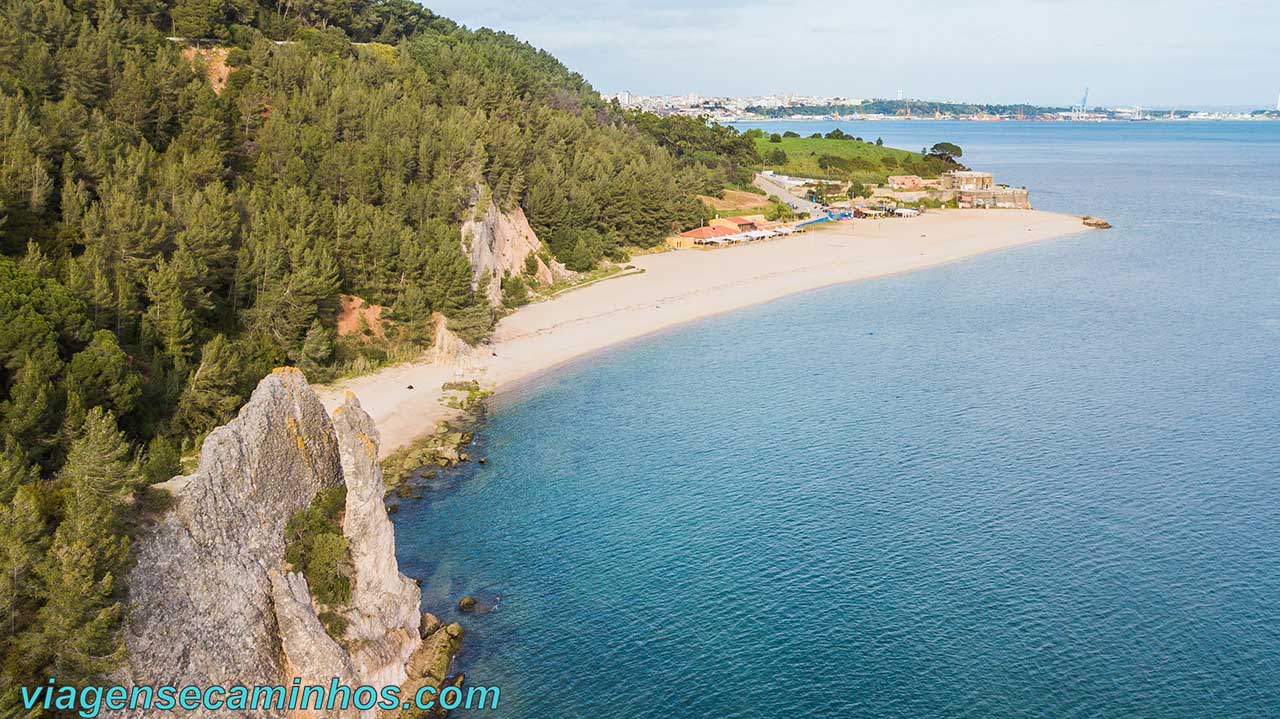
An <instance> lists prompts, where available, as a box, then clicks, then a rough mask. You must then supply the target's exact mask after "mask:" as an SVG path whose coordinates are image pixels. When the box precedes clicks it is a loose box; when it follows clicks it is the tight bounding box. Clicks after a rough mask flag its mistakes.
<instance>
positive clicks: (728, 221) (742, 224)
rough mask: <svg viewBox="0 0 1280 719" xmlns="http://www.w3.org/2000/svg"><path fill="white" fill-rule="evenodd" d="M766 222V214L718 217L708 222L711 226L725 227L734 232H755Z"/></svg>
mask: <svg viewBox="0 0 1280 719" xmlns="http://www.w3.org/2000/svg"><path fill="white" fill-rule="evenodd" d="M765 223H766V220H765V219H764V215H746V216H739V217H717V218H716V219H714V220H712V221H711V222H708V223H707V224H708V225H710V226H711V227H724V228H726V229H730V230H733V231H734V232H754V231H756V230H759V229H761V228H762V227H763V226H764V225H765Z"/></svg>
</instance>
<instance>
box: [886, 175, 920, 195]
mask: <svg viewBox="0 0 1280 719" xmlns="http://www.w3.org/2000/svg"><path fill="white" fill-rule="evenodd" d="M888 184H889V189H891V190H899V191H903V190H905V191H911V190H919V189H922V188H923V187H924V180H922V179H920V176H919V175H889V179H888Z"/></svg>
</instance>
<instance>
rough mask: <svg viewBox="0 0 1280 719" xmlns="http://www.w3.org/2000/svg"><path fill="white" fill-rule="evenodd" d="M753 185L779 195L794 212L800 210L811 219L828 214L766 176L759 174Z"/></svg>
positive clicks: (813, 203) (814, 203)
mask: <svg viewBox="0 0 1280 719" xmlns="http://www.w3.org/2000/svg"><path fill="white" fill-rule="evenodd" d="M752 184H753V185H755V186H756V187H759V188H760V189H762V190H764V191H765V192H767V193H769V194H770V195H777V196H778V197H780V198H781V199H782V201H783V202H785V203H787V204H788V205H791V208H792V209H793V210H799V211H800V212H807V213H809V216H810V217H822V216H823V215H824V214H826V213H824V212H823V211H822V209H821V208H820V207H819V206H818V204H817V203H816V202H809V201H808V200H806V199H803V198H800V197H796V196H795V195H793V194H791V192H789V191H788V190H787V188H786V187H784V186H783V185H782V184H781V183H778V182H775V181H774V180H770V179H769V178H767V177H765V176H764V175H761V174H758V173H757V174H756V179H754V180H752Z"/></svg>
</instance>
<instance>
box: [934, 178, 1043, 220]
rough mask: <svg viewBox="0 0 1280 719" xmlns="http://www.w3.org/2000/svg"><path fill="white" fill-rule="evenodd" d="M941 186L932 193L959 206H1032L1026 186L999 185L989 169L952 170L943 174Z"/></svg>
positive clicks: (1018, 208)
mask: <svg viewBox="0 0 1280 719" xmlns="http://www.w3.org/2000/svg"><path fill="white" fill-rule="evenodd" d="M941 179H942V181H941V186H940V187H939V188H938V189H937V190H933V191H931V192H930V193H929V195H930V196H931V197H933V198H935V199H938V200H941V201H943V202H951V201H953V200H954V201H955V203H956V204H957V205H959V206H960V207H1001V208H1008V209H1017V210H1029V209H1031V200H1030V197H1029V196H1028V193H1027V189H1026V188H1025V187H1009V186H1008V185H997V184H996V181H995V178H994V177H992V175H991V173H990V172H974V171H972V170H953V171H951V172H947V173H944V174H943V175H942V178H941Z"/></svg>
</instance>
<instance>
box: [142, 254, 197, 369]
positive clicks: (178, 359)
mask: <svg viewBox="0 0 1280 719" xmlns="http://www.w3.org/2000/svg"><path fill="white" fill-rule="evenodd" d="M147 298H148V299H150V301H151V306H150V307H148V308H147V312H146V315H145V316H144V317H143V337H144V338H145V339H146V340H147V341H148V342H150V343H151V344H152V345H153V346H155V347H156V348H157V349H159V350H160V351H161V352H163V353H164V355H165V356H167V357H168V358H169V361H170V362H171V363H173V365H174V366H176V367H181V366H184V365H185V363H186V361H187V358H188V357H189V356H190V355H191V335H192V322H191V311H190V310H189V309H187V305H186V298H185V293H184V291H183V287H182V279H181V278H180V277H179V276H178V271H177V269H176V268H174V266H173V263H171V262H165V261H161V262H160V263H159V264H157V265H156V268H155V270H154V271H152V273H151V275H150V277H149V278H148V279H147Z"/></svg>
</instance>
